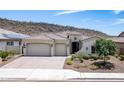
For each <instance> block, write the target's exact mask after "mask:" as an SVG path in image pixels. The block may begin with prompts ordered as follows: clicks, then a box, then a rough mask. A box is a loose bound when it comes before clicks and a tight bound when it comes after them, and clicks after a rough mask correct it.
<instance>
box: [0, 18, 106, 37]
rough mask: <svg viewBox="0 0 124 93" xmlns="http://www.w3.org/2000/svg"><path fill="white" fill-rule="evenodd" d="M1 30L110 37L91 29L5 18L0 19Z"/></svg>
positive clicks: (28, 33) (30, 33) (29, 33)
mask: <svg viewBox="0 0 124 93" xmlns="http://www.w3.org/2000/svg"><path fill="white" fill-rule="evenodd" d="M0 28H2V29H5V30H11V31H14V32H17V33H22V34H27V35H36V34H40V33H42V32H53V33H56V32H62V31H67V30H69V31H77V32H81V33H82V34H83V35H86V36H93V35H98V36H108V35H107V34H105V33H102V32H99V31H95V30H91V29H83V28H77V27H73V26H62V25H57V24H49V23H43V22H39V23H38V22H24V21H16V20H9V19H5V18H0Z"/></svg>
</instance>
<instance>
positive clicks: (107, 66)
mask: <svg viewBox="0 0 124 93" xmlns="http://www.w3.org/2000/svg"><path fill="white" fill-rule="evenodd" d="M91 65H95V66H97V67H98V68H99V69H108V70H111V69H113V68H115V67H114V64H113V63H110V62H104V61H99V62H94V63H92V64H91Z"/></svg>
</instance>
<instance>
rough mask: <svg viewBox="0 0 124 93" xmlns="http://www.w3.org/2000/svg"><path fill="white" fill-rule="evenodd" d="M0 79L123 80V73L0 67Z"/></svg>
mask: <svg viewBox="0 0 124 93" xmlns="http://www.w3.org/2000/svg"><path fill="white" fill-rule="evenodd" d="M0 81H124V73H80V72H76V71H73V70H63V69H62V70H59V69H0Z"/></svg>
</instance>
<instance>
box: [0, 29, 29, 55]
mask: <svg viewBox="0 0 124 93" xmlns="http://www.w3.org/2000/svg"><path fill="white" fill-rule="evenodd" d="M26 37H29V36H27V35H24V34H19V33H15V32H12V31H8V30H3V29H0V51H5V50H6V51H15V52H16V53H21V50H22V49H21V41H22V38H26Z"/></svg>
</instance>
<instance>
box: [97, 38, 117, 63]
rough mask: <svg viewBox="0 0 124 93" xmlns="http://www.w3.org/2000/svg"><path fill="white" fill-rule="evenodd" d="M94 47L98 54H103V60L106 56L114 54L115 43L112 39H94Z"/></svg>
mask: <svg viewBox="0 0 124 93" xmlns="http://www.w3.org/2000/svg"><path fill="white" fill-rule="evenodd" d="M95 47H96V52H97V53H98V55H99V56H103V59H104V62H105V57H106V56H108V55H114V54H115V52H116V45H115V43H114V42H113V41H112V40H106V39H99V40H96V44H95Z"/></svg>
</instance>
